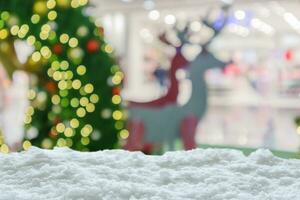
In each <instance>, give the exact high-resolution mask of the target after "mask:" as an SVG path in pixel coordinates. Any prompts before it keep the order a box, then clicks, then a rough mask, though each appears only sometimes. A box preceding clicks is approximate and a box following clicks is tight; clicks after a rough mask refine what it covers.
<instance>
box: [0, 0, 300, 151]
mask: <svg viewBox="0 0 300 200" xmlns="http://www.w3.org/2000/svg"><path fill="white" fill-rule="evenodd" d="M299 6H300V2H299V1H298V0H277V1H274V0H270V1H269V0H266V1H258V0H235V1H234V0H223V1H222V0H202V1H199V0H110V1H107V0H91V1H90V5H89V6H88V7H87V8H86V9H85V10H84V13H85V14H86V15H88V16H92V17H94V19H95V24H101V26H102V27H103V30H104V38H105V41H106V42H107V43H108V44H110V45H111V46H112V47H113V49H114V57H115V58H116V62H117V63H118V64H119V65H120V68H121V70H122V72H123V73H124V75H125V79H124V80H123V87H122V90H121V94H120V95H121V97H122V100H123V104H122V107H123V108H124V110H125V111H124V112H125V113H127V112H128V116H129V117H128V118H126V119H125V121H127V127H128V126H129V128H128V131H129V132H128V133H127V132H125V131H123V132H122V134H121V138H122V139H125V140H127V142H126V141H125V142H124V143H122V144H123V146H125V148H127V149H132V150H135V149H139V150H141V149H143V150H144V151H145V152H147V153H155V152H164V151H167V150H176V149H183V148H186V149H189V148H190V147H194V146H195V145H196V146H200V147H232V148H241V149H243V150H245V151H247V150H251V149H256V148H262V147H263V148H270V149H272V150H275V151H279V152H286V153H287V154H288V153H289V152H290V153H291V154H290V155H294V154H293V153H295V154H296V152H298V151H299V146H300V124H299V127H298V124H297V122H298V120H297V116H298V115H300V99H299V98H300V97H299V95H300V48H299V47H300V35H299V34H300V18H299V17H300V16H299V12H298V10H299ZM0 36H1V35H0ZM18 45H19V46H18ZM15 46H18V47H16V49H17V56H18V59H19V60H20V61H22V59H23V60H24V57H25V58H26V57H28V55H30V54H31V53H32V49H31V48H29V47H28V45H26V44H24V43H20V44H18V43H15ZM18 51H19V52H18ZM0 63H1V56H0ZM2 64H3V62H2ZM176 64H177V65H180V64H182V66H177V65H176ZM183 65H184V66H187V67H184V66H183ZM194 65H199V66H201V67H203V68H204V69H203V70H201V71H199V72H198V71H193V70H192V69H193V68H192V67H191V66H194ZM221 65H223V66H221ZM189 66H190V67H189ZM176 67H177V68H176ZM171 69H176V71H174V73H173V74H172V73H171V71H172V70H171ZM196 72H198V73H199V74H198V75H197V76H198V77H199V79H197V77H196V75H195V73H196ZM6 74H7V72H5V68H3V67H0V128H1V131H2V133H3V135H4V136H2V137H4V138H5V140H6V142H7V143H10V144H14V143H16V142H18V141H20V140H22V138H23V136H24V128H23V119H24V113H25V110H26V107H27V106H28V104H29V102H28V100H27V91H28V88H29V87H30V86H29V82H30V81H29V77H28V75H26V73H24V72H22V71H16V72H14V74H13V76H12V79H11V80H10V79H9V78H8V77H7V75H6ZM172 78H174V80H173V79H172ZM198 83H199V85H198ZM94 87H95V88H96V87H97V85H94ZM174 88H175V89H174ZM176 88H177V90H178V91H177V90H176ZM195 88H197V89H195ZM197 92H198V93H197ZM195 93H196V94H195ZM193 94H194V95H193ZM172 96H173V97H172ZM174 96H175V97H174ZM197 98H198V99H197ZM193 99H197V101H196V100H195V102H199V104H193V105H192V109H191V108H190V107H189V105H190V104H189V102H192V101H193ZM149 102H150V103H149ZM188 109H191V110H193V109H194V110H197V109H199V110H203V112H201V113H196V114H195V116H194V115H192V117H190V114H189V113H187V112H186V110H188ZM148 111H149V113H150V114H147V113H148ZM173 111H174V112H173ZM168 113H169V114H170V113H176V114H175V115H178V116H181V115H182V118H180V120H179V118H178V119H177V118H176V119H175V118H174V119H173V118H172V117H170V115H169V114H168ZM156 115H157V116H158V117H159V120H156V121H155V120H153V119H150V118H157V117H155V116H156ZM135 116H137V117H135ZM193 116H194V118H193ZM185 119H186V121H187V123H183V121H184V120H185ZM195 120H196V121H197V122H198V123H196V125H195V123H194V121H195ZM128 124H129V125H128ZM161 124H163V125H161ZM191 124H193V125H191ZM172 127H175V128H176V130H180V131H178V132H179V133H178V134H177V135H175V133H174V134H173V135H170V136H161V135H163V134H166V135H167V134H169V133H168V131H169V130H173V129H172ZM194 129H195V130H194ZM183 132H195V133H191V135H190V136H186V135H183ZM149 135H151V136H149ZM141 138H144V139H145V140H148V141H149V142H142V141H144V139H141ZM193 139H195V141H191V140H193ZM169 140H171V141H172V143H170V142H169ZM157 141H163V142H161V143H160V144H158V146H157V143H158V142H157ZM194 142H195V144H194ZM140 143H143V144H140ZM137 144H140V146H138V145H137ZM141 145H142V146H143V147H141Z"/></svg>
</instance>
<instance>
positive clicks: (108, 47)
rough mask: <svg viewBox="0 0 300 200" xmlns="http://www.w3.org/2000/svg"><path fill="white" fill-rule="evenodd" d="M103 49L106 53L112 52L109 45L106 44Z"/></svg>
mask: <svg viewBox="0 0 300 200" xmlns="http://www.w3.org/2000/svg"><path fill="white" fill-rule="evenodd" d="M104 51H106V53H112V52H113V48H112V46H110V45H108V44H107V45H106V46H105V48H104Z"/></svg>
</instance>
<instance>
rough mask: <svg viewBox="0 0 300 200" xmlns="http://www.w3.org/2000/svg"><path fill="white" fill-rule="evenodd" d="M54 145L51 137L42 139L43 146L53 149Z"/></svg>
mask: <svg viewBox="0 0 300 200" xmlns="http://www.w3.org/2000/svg"><path fill="white" fill-rule="evenodd" d="M52 146H53V143H52V141H51V140H50V139H49V138H45V139H44V140H43V141H42V148H43V149H51V148H52Z"/></svg>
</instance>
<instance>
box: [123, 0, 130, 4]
mask: <svg viewBox="0 0 300 200" xmlns="http://www.w3.org/2000/svg"><path fill="white" fill-rule="evenodd" d="M121 1H123V2H125V3H129V2H132V0H121Z"/></svg>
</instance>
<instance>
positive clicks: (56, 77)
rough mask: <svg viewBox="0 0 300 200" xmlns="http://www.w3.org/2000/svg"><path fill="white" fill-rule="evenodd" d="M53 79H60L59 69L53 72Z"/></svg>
mask: <svg viewBox="0 0 300 200" xmlns="http://www.w3.org/2000/svg"><path fill="white" fill-rule="evenodd" d="M53 79H54V80H56V81H59V80H61V79H62V73H61V72H60V71H56V72H54V73H53Z"/></svg>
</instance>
